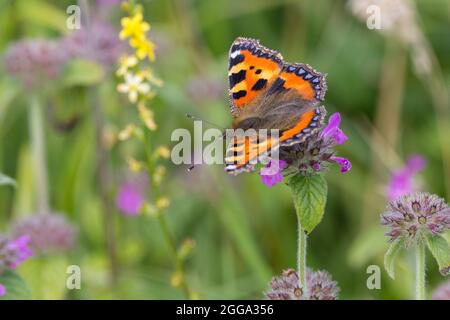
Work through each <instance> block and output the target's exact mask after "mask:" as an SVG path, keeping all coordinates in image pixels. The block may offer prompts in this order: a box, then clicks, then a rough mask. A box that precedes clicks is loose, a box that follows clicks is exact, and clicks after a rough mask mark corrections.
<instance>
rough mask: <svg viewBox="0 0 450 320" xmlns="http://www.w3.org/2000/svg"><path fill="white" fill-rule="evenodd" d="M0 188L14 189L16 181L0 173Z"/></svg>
mask: <svg viewBox="0 0 450 320" xmlns="http://www.w3.org/2000/svg"><path fill="white" fill-rule="evenodd" d="M0 186H13V187H16V181H15V180H14V179H13V178H10V177H8V176H6V175H4V174H3V173H0Z"/></svg>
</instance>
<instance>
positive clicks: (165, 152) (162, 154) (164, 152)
mask: <svg viewBox="0 0 450 320" xmlns="http://www.w3.org/2000/svg"><path fill="white" fill-rule="evenodd" d="M155 155H156V158H163V159H169V157H170V150H169V148H167V147H166V146H159V147H157V148H156V150H155Z"/></svg>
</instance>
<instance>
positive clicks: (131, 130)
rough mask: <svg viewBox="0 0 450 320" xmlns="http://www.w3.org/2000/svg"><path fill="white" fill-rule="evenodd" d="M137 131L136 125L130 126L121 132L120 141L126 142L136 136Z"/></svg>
mask: <svg viewBox="0 0 450 320" xmlns="http://www.w3.org/2000/svg"><path fill="white" fill-rule="evenodd" d="M136 130H137V127H136V126H135V125H134V124H129V125H127V126H126V127H125V128H124V129H122V130H121V131H120V132H119V134H118V139H119V140H120V141H126V140H128V139H130V138H131V137H132V136H133V135H134V134H136Z"/></svg>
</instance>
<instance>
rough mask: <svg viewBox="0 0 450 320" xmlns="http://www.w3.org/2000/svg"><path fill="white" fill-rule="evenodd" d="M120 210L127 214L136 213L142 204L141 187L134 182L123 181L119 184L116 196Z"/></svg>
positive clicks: (132, 214)
mask: <svg viewBox="0 0 450 320" xmlns="http://www.w3.org/2000/svg"><path fill="white" fill-rule="evenodd" d="M116 204H117V207H118V208H119V210H120V211H122V213H123V214H125V215H127V216H135V215H138V214H139V213H140V211H141V209H142V206H143V205H144V196H143V194H142V189H141V188H140V187H139V185H138V184H136V183H129V182H127V183H124V184H122V185H121V186H120V188H119V192H118V193H117V197H116Z"/></svg>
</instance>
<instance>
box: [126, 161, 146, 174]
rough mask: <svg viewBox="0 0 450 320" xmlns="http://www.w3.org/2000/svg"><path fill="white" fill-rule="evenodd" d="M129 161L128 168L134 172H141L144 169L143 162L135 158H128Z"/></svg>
mask: <svg viewBox="0 0 450 320" xmlns="http://www.w3.org/2000/svg"><path fill="white" fill-rule="evenodd" d="M127 163H128V168H129V169H130V170H131V171H132V172H139V171H141V170H142V166H143V165H142V162H140V161H138V160H136V159H134V158H128V160H127Z"/></svg>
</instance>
